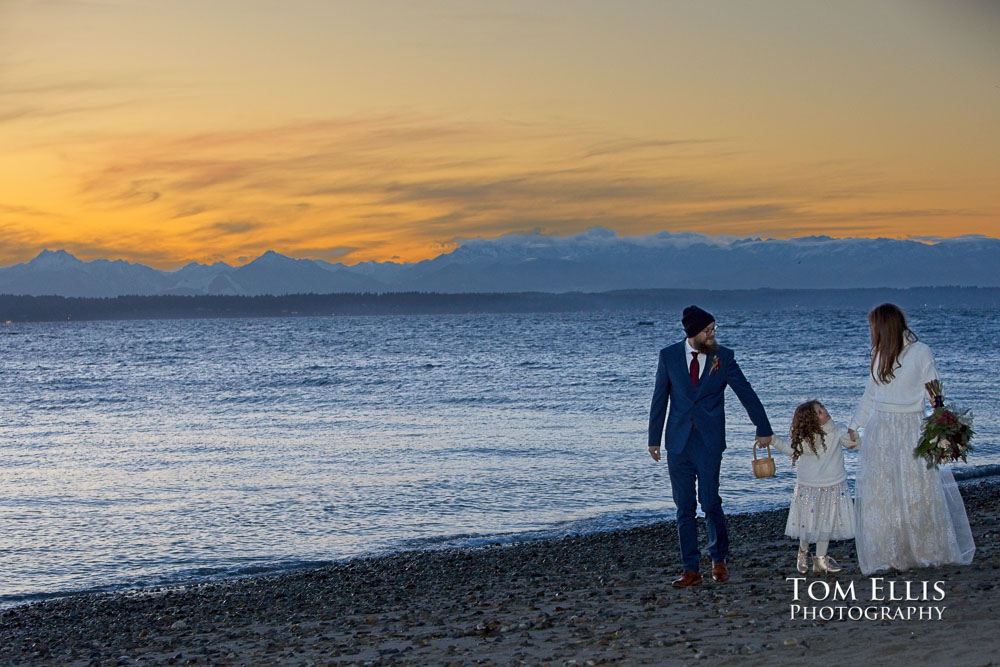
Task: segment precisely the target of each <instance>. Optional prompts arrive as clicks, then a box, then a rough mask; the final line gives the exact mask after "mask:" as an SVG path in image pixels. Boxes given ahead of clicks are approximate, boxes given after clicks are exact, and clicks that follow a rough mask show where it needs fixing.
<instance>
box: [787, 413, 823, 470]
mask: <svg viewBox="0 0 1000 667" xmlns="http://www.w3.org/2000/svg"><path fill="white" fill-rule="evenodd" d="M817 405H820V406H821V405H823V404H822V403H820V402H819V401H817V400H815V399H814V400H812V401H806V402H805V403H803V404H802V405H800V406H799V407H797V408H795V414H794V415H793V416H792V428H791V439H792V465H795V462H796V461H797V460H798V458H799V457H800V456H802V453H803V451H804V449H803V447H804V443H809V449H811V450H812V452H813V454H815V455H817V456H819V450H818V449H817V448H816V436H819V442H820V444H821V445H822V446H823V450H824V451H826V435H825V434H824V433H823V426H822V425H821V424H820V423H819V415H818V414H816V406H817Z"/></svg>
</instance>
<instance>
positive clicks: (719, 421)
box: [649, 340, 774, 456]
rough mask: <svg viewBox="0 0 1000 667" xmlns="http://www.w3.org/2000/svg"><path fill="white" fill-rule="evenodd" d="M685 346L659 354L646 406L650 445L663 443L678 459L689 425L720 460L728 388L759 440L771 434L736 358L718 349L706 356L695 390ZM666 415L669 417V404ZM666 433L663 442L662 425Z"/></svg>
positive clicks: (727, 349) (682, 344)
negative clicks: (651, 389) (650, 397)
mask: <svg viewBox="0 0 1000 667" xmlns="http://www.w3.org/2000/svg"><path fill="white" fill-rule="evenodd" d="M684 342H685V341H683V340H682V341H681V342H679V343H675V344H674V345H669V346H667V347H665V348H663V349H662V350H660V363H659V365H658V366H657V368H656V388H655V389H654V390H653V402H652V405H650V407H649V446H650V447H659V446H660V440H661V439H664V440H665V441H666V447H667V451H668V452H670V453H673V454H679V453H680V452H682V451H683V450H684V445H686V444H687V441H688V437H689V436H690V435H691V425H692V424H693V425H694V427H695V428H697V429H698V432H699V434H700V435H701V439H702V440H703V441H704V443H705V446H706V447H708V448H711V449H712V450H713V451H718V454H719V456H722V452H723V450H725V448H726V402H725V392H726V387H727V386H729V387H732V388H733V391H734V392H736V396H737V398H739V399H740V403H742V404H743V407H744V408H745V409H746V411H747V415H749V416H750V421H752V422H753V424H754V426H756V427H757V435H758V436H761V437H766V436H769V435H773V434H774V432H773V431H772V430H771V423H770V422H769V421H768V419H767V414H766V413H765V412H764V406H763V405H761V403H760V399H759V398H757V394H756V393H755V392H754V390H753V388H752V387H751V386H750V383H749V382H748V381H747V379H746V376H745V375H743V371H742V370H740V365H739V364H738V363H736V356H735V355H734V354H733V351H732V350H730V349H729V348H726V347H722V346H721V345H720V346H719V349H718V350H716V351H715V352H713V353H712V354H709V355H708V357H707V360H706V363H707V365H708V367H707V368H705V369H704V371H703V372H702V375H701V380H700V381H699V382H698V386H694V385H692V383H691V376H690V373H689V370H688V365H687V364H685V360H686V356H687V353H686V350H685V349H684ZM669 402H673V404H672V405H671V406H670V416H669V417H667V404H668V403H669ZM664 419H666V422H667V429H666V436H665V437H664V432H663V422H664Z"/></svg>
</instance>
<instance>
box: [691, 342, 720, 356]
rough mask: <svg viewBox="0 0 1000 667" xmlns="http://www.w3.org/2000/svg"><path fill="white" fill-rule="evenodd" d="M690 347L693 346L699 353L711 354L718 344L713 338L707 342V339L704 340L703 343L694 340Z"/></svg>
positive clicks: (717, 347)
mask: <svg viewBox="0 0 1000 667" xmlns="http://www.w3.org/2000/svg"><path fill="white" fill-rule="evenodd" d="M691 347H693V348H694V349H695V350H697V351H698V352H700V353H701V354H712V353H713V352H715V351H716V350H718V349H719V344H718V343H717V342H716V341H714V340H713V341H712V342H711V343H709V342H708V341H705V342H704V343H702V342H699V341H695V342H694V345H692V346H691Z"/></svg>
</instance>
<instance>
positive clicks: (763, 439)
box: [754, 435, 774, 449]
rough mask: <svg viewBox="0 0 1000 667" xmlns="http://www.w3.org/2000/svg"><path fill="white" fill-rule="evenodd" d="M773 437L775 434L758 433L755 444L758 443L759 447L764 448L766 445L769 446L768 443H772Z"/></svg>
mask: <svg viewBox="0 0 1000 667" xmlns="http://www.w3.org/2000/svg"><path fill="white" fill-rule="evenodd" d="M772 437H774V436H770V435H764V436H761V435H758V436H757V437H756V438H755V439H754V444H755V445H757V448H758V449H764V448H765V447H767V446H768V445H770V444H771V438H772Z"/></svg>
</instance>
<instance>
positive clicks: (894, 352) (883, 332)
mask: <svg viewBox="0 0 1000 667" xmlns="http://www.w3.org/2000/svg"><path fill="white" fill-rule="evenodd" d="M868 326H869V328H871V334H872V350H871V352H872V360H871V366H870V368H871V374H872V377H873V378H875V381H876V382H879V383H881V384H888V383H889V382H890V381H892V379H893V378H894V377H896V369H897V368H899V367H900V364H899V355H900V354H902V353H903V345H904V342H903V341H904V339H905V340H906V341H909V342H911V343H913V342H916V340H917V334H915V333H913V332H912V331H910V327H909V325H908V324H907V323H906V315H905V314H903V311H902V309H900V307H899V306H897V305H896V304H893V303H883V304H882V305H881V306H875V307H874V308H872V311H871V312H870V313H868ZM876 362H877V364H878V368H877V369H876V368H875V366H876Z"/></svg>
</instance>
